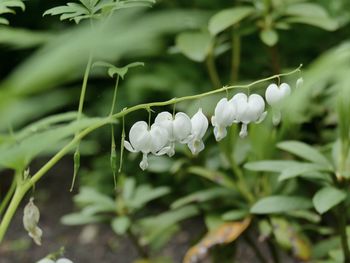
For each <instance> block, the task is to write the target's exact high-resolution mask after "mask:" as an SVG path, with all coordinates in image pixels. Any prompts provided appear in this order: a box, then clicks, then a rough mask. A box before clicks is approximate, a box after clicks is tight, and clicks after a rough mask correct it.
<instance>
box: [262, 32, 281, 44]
mask: <svg viewBox="0 0 350 263" xmlns="http://www.w3.org/2000/svg"><path fill="white" fill-rule="evenodd" d="M260 39H261V41H262V42H263V43H264V44H266V45H267V46H269V47H272V46H274V45H276V44H277V42H278V33H277V31H276V30H273V29H264V30H262V31H261V32H260Z"/></svg>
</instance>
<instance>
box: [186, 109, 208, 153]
mask: <svg viewBox="0 0 350 263" xmlns="http://www.w3.org/2000/svg"><path fill="white" fill-rule="evenodd" d="M191 124H192V129H191V136H190V137H191V138H190V140H189V142H188V143H187V145H188V147H189V148H190V150H191V152H192V154H198V153H199V152H200V151H202V150H203V149H204V143H203V140H202V138H203V137H204V135H205V132H206V131H207V129H208V119H207V117H205V115H204V114H203V112H202V109H201V108H200V109H199V110H198V111H197V113H196V114H195V115H193V117H192V118H191Z"/></svg>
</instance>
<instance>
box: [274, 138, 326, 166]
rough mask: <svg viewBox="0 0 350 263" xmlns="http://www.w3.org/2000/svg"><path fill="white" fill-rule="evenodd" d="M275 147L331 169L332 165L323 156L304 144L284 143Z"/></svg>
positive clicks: (297, 142)
mask: <svg viewBox="0 0 350 263" xmlns="http://www.w3.org/2000/svg"><path fill="white" fill-rule="evenodd" d="M277 147H278V148H280V149H282V150H285V151H287V152H290V153H292V154H294V155H296V156H298V157H301V158H303V159H305V160H308V161H311V162H314V163H318V164H321V165H323V166H325V167H327V168H329V169H331V168H332V165H331V164H330V162H329V161H328V159H327V158H326V157H325V156H323V155H322V154H321V153H320V152H319V151H318V150H316V149H315V148H314V147H311V146H310V145H308V144H306V143H303V142H299V141H285V142H281V143H279V144H277Z"/></svg>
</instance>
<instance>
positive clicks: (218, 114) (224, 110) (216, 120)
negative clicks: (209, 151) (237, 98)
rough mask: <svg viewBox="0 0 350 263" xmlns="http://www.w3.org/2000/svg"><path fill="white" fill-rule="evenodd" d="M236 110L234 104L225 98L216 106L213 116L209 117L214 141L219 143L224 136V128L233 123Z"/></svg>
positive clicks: (225, 132)
mask: <svg viewBox="0 0 350 263" xmlns="http://www.w3.org/2000/svg"><path fill="white" fill-rule="evenodd" d="M236 110H237V109H236V107H234V104H233V103H232V102H231V101H228V100H227V98H223V99H221V100H220V101H219V102H218V104H217V105H216V107H215V113H214V116H213V117H211V123H212V125H213V126H214V135H215V139H216V141H220V140H222V139H223V138H224V137H225V136H226V134H227V131H226V127H228V126H230V125H231V124H232V123H233V122H234V120H235V118H236Z"/></svg>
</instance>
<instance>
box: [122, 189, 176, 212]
mask: <svg viewBox="0 0 350 263" xmlns="http://www.w3.org/2000/svg"><path fill="white" fill-rule="evenodd" d="M169 193H170V188H169V187H166V186H161V187H156V188H153V187H151V186H149V185H140V186H138V187H137V188H136V190H135V193H134V196H133V197H132V198H131V199H130V200H129V201H128V202H127V205H128V206H130V207H132V208H135V209H138V208H142V207H143V206H144V205H146V204H147V203H148V202H150V201H152V200H154V199H158V198H160V197H162V196H164V195H167V194H169Z"/></svg>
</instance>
